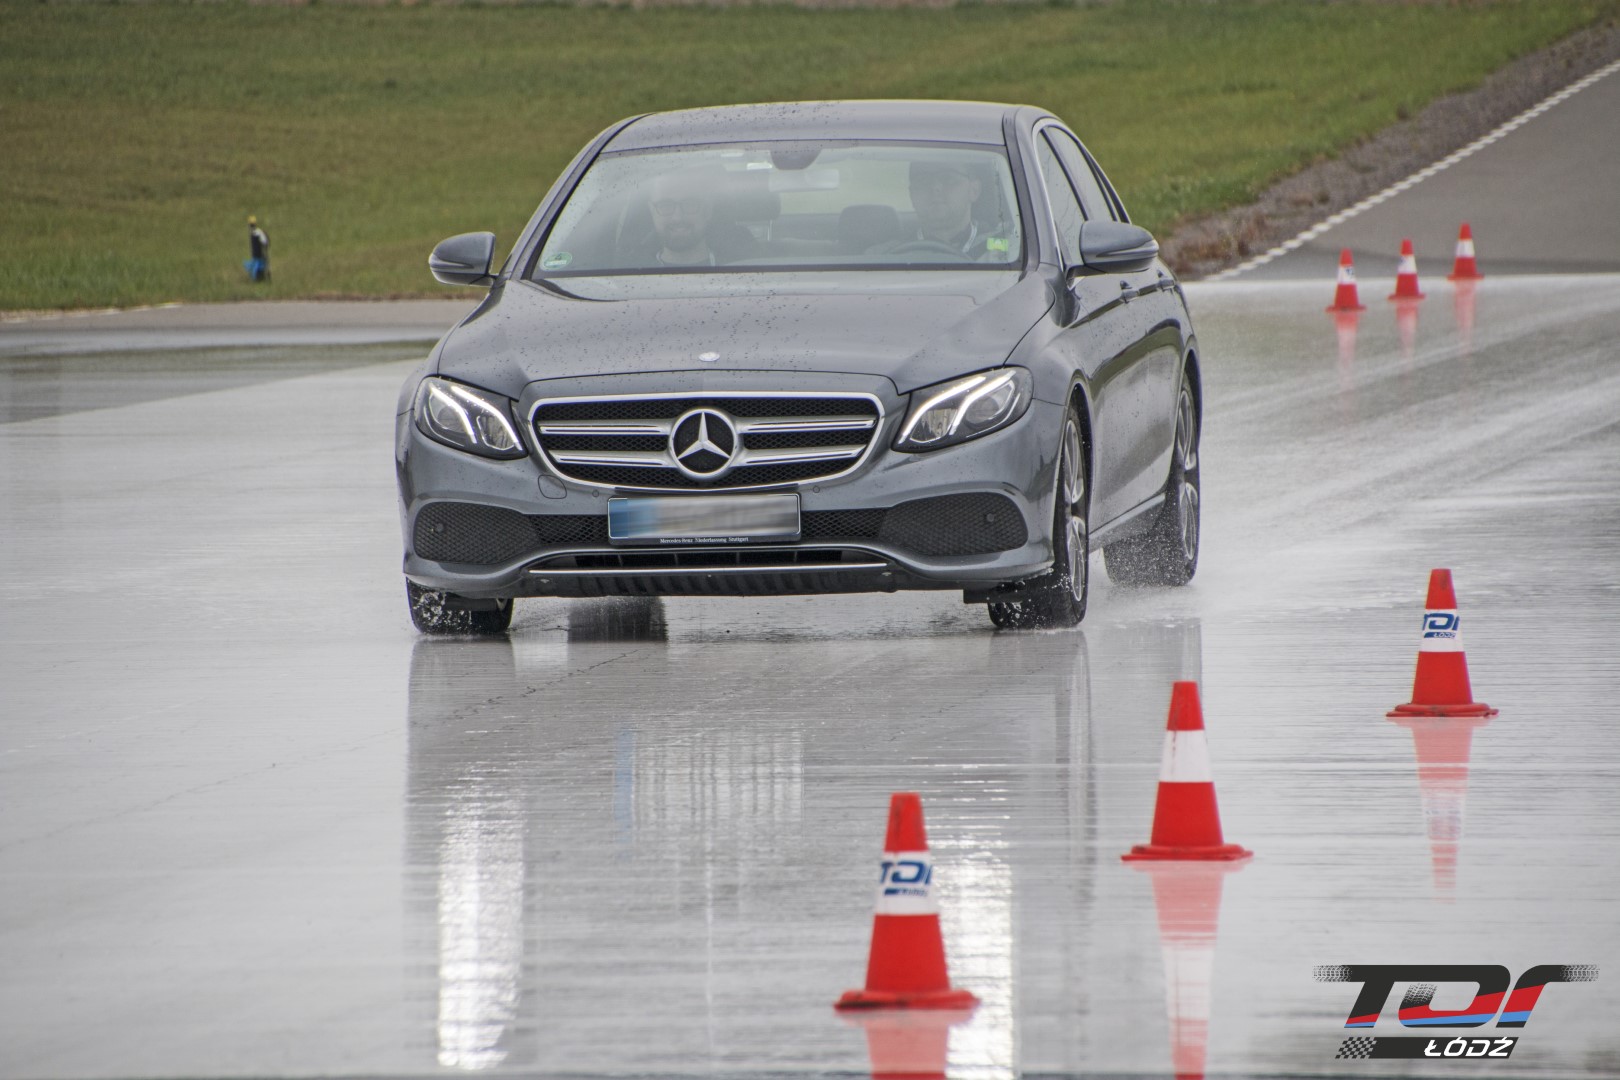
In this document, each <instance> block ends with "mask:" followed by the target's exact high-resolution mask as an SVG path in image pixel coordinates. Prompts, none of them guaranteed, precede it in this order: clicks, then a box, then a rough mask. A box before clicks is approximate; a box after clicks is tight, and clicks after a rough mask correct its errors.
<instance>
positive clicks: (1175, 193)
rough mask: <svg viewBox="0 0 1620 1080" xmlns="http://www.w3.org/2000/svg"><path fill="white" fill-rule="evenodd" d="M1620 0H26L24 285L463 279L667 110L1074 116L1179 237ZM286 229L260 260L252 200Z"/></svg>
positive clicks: (272, 225)
mask: <svg viewBox="0 0 1620 1080" xmlns="http://www.w3.org/2000/svg"><path fill="white" fill-rule="evenodd" d="M1617 11H1620V0H1499V2H1494V3H1493V2H1462V3H1456V2H1453V3H1448V4H1435V3H1388V2H1383V3H1356V2H1347V3H1321V2H1314V0H1270V2H1268V0H1223V2H1221V3H1207V2H1202V0H1132V2H1129V3H1110V4H1102V5H1088V6H1080V7H1068V6H1014V7H1007V6H960V7H955V8H947V9H931V10H928V9H887V10H849V9H842V10H821V11H813V10H805V9H801V8H792V7H782V6H754V7H731V8H709V7H687V8H659V9H648V10H640V11H636V10H631V9H628V8H601V7H596V8H570V7H563V6H554V5H537V6H481V5H477V4H472V3H468V4H464V5H418V6H345V5H332V4H319V5H316V4H313V3H312V4H310V5H308V6H280V5H269V6H259V5H245V4H238V3H231V2H226V3H200V4H181V3H165V2H161V0H160V2H156V3H140V4H117V3H94V2H90V3H41V2H33V0H31V2H26V3H22V2H15V0H0V140H3V145H4V151H3V152H0V192H3V193H4V198H3V199H0V251H3V253H4V254H3V255H0V310H6V309H18V308H54V307H78V306H100V305H131V304H140V303H152V302H160V301H168V300H229V299H239V298H246V297H263V296H274V297H282V298H287V297H309V296H340V295H341V296H357V295H359V296H387V295H404V294H416V295H433V294H438V293H446V292H449V290H445V289H442V288H440V287H438V286H436V285H435V284H434V283H433V281H432V279H431V278H430V277H429V275H428V273H427V269H426V256H427V252H428V250H429V249H430V248H431V247H432V245H433V244H434V243H435V242H436V241H438V240H439V239H441V238H442V237H444V236H446V235H449V234H451V233H457V232H464V231H469V230H474V229H492V230H494V231H496V232H497V233H498V234H499V235H500V238H501V244H502V250H503V251H504V249H505V246H506V245H508V244H509V243H510V242H511V241H512V239H513V238H514V237H515V236H516V234H517V231H518V230H519V229H520V228H521V226H522V225H523V223H524V222H525V221H526V220H527V219H528V216H529V214H530V213H531V212H532V211H533V208H534V205H535V203H536V202H537V201H538V200H539V198H540V196H541V195H542V194H543V193H544V192H545V190H546V188H547V187H548V186H549V185H550V183H551V181H552V180H553V179H554V178H555V176H556V174H557V173H558V171H559V170H560V169H561V168H562V167H563V166H564V165H565V164H566V163H567V162H568V160H569V159H570V158H571V157H572V156H573V154H574V153H575V152H576V151H577V150H578V149H579V147H580V146H581V145H582V144H583V143H584V142H585V141H586V140H587V139H588V138H590V137H591V136H592V135H594V134H595V133H596V132H597V131H599V130H600V129H602V128H603V127H605V126H606V125H607V124H609V123H610V122H612V121H613V120H615V119H617V118H619V117H621V116H624V115H628V114H631V113H636V112H644V111H648V110H657V109H669V108H679V107H685V106H694V105H709V104H717V103H726V102H737V101H763V100H783V99H802V98H828V97H862V98H865V97H945V98H973V99H983V100H993V101H1022V102H1031V103H1035V104H1039V105H1043V106H1045V107H1047V108H1050V109H1052V110H1054V111H1055V112H1057V113H1058V115H1060V116H1062V117H1064V118H1065V119H1066V120H1068V121H1069V122H1070V123H1071V124H1072V125H1074V126H1075V128H1076V130H1078V131H1079V133H1080V135H1081V137H1082V138H1083V139H1085V140H1086V141H1087V142H1088V144H1089V145H1090V146H1091V147H1092V149H1093V150H1094V151H1095V152H1096V153H1097V154H1098V156H1099V157H1100V158H1101V160H1102V162H1103V164H1104V166H1105V167H1106V168H1107V169H1108V170H1109V172H1110V174H1111V176H1112V177H1113V179H1114V181H1115V184H1116V185H1117V186H1118V187H1119V188H1120V189H1121V191H1122V193H1123V194H1124V197H1125V200H1126V203H1127V205H1128V206H1129V207H1130V208H1131V210H1132V213H1133V215H1134V216H1135V217H1136V218H1137V220H1139V221H1140V222H1142V223H1143V224H1146V225H1147V226H1148V227H1149V228H1151V229H1155V230H1164V229H1166V228H1168V227H1169V226H1171V225H1173V223H1174V222H1175V221H1177V220H1178V219H1179V218H1181V217H1183V216H1185V215H1191V214H1198V213H1202V212H1206V211H1210V210H1213V209H1217V208H1219V207H1222V206H1226V205H1231V204H1234V203H1241V202H1245V201H1247V200H1248V199H1250V198H1251V197H1252V195H1253V194H1254V193H1255V192H1257V191H1258V190H1260V189H1261V188H1262V187H1264V186H1265V185H1266V184H1267V183H1268V182H1269V181H1271V180H1273V179H1275V178H1277V177H1278V176H1280V175H1283V174H1286V173H1287V172H1290V171H1292V170H1294V169H1296V168H1298V167H1299V166H1301V165H1303V164H1305V163H1308V162H1310V161H1312V160H1314V159H1317V158H1319V157H1320V156H1323V155H1331V154H1333V153H1334V152H1335V151H1336V150H1338V149H1339V148H1342V147H1344V146H1346V145H1348V144H1350V143H1352V142H1354V141H1355V140H1357V139H1359V138H1361V137H1363V136H1365V135H1367V134H1369V133H1371V132H1373V131H1376V130H1378V129H1379V128H1381V127H1384V126H1385V125H1387V124H1389V123H1391V122H1393V121H1394V120H1396V119H1397V118H1398V117H1401V116H1404V115H1406V114H1408V113H1409V112H1411V111H1414V110H1416V109H1417V108H1419V107H1421V106H1422V105H1423V104H1424V103H1425V102H1426V101H1428V100H1430V99H1431V98H1433V97H1434V96H1436V95H1438V94H1441V93H1444V92H1447V91H1451V90H1457V89H1462V88H1466V87H1468V86H1471V85H1473V84H1475V83H1477V82H1478V80H1479V79H1480V78H1481V77H1482V76H1483V75H1485V74H1486V73H1488V72H1490V71H1491V70H1493V69H1495V68H1497V67H1499V66H1501V65H1502V64H1503V63H1505V62H1506V61H1508V60H1510V59H1511V58H1513V57H1515V56H1517V55H1519V54H1522V53H1524V52H1526V51H1529V50H1533V49H1536V48H1538V47H1541V46H1544V45H1546V44H1549V43H1551V42H1553V41H1555V40H1557V39H1558V38H1560V37H1562V36H1564V35H1565V34H1567V33H1569V32H1570V31H1572V30H1574V29H1576V28H1578V27H1580V26H1582V25H1584V24H1587V23H1589V22H1591V21H1593V20H1595V19H1598V18H1603V17H1611V16H1613V15H1614V14H1616V12H1617ZM250 213H255V214H257V215H258V216H259V219H260V221H261V222H262V223H263V224H264V225H265V227H266V228H267V229H268V231H269V232H270V235H271V237H272V241H273V248H272V251H273V255H274V260H273V265H274V281H273V283H271V284H269V285H264V286H254V285H251V284H249V283H248V282H247V281H246V279H245V275H244V274H243V272H242V268H241V262H242V260H243V259H244V258H246V256H247V236H246V218H247V215H248V214H250Z"/></svg>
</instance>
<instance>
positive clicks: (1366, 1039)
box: [1333, 1035, 1378, 1058]
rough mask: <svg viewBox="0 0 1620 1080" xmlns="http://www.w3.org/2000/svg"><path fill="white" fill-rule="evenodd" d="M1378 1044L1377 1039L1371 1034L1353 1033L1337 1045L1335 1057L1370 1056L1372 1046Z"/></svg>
mask: <svg viewBox="0 0 1620 1080" xmlns="http://www.w3.org/2000/svg"><path fill="white" fill-rule="evenodd" d="M1377 1045H1378V1039H1377V1038H1376V1037H1375V1036H1372V1035H1355V1036H1352V1037H1350V1038H1348V1039H1346V1040H1344V1042H1343V1043H1341V1044H1340V1045H1339V1052H1338V1053H1337V1054H1334V1055H1333V1056H1334V1057H1336V1058H1370V1057H1372V1055H1373V1048H1374V1047H1376V1046H1377Z"/></svg>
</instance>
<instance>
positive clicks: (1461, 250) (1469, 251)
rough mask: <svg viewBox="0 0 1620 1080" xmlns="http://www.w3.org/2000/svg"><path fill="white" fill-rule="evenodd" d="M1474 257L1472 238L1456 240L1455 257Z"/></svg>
mask: <svg viewBox="0 0 1620 1080" xmlns="http://www.w3.org/2000/svg"><path fill="white" fill-rule="evenodd" d="M1473 257H1474V242H1473V241H1472V240H1459V241H1457V258H1459V259H1472V258H1473Z"/></svg>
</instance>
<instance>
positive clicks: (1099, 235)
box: [1080, 221, 1159, 273]
mask: <svg viewBox="0 0 1620 1080" xmlns="http://www.w3.org/2000/svg"><path fill="white" fill-rule="evenodd" d="M1158 255H1159V242H1158V241H1157V240H1155V239H1153V234H1152V233H1150V232H1148V231H1147V230H1146V229H1144V228H1142V227H1141V226H1140V225H1127V224H1125V223H1124V222H1123V221H1087V222H1085V223H1083V224H1082V225H1081V226H1080V260H1081V261H1082V262H1084V263H1085V268H1086V269H1087V270H1102V271H1108V272H1114V273H1128V272H1130V271H1132V270H1146V269H1147V268H1148V267H1149V266H1151V265H1153V260H1154V259H1156V258H1157V257H1158Z"/></svg>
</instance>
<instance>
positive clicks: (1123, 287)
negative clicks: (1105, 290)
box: [1119, 281, 1142, 300]
mask: <svg viewBox="0 0 1620 1080" xmlns="http://www.w3.org/2000/svg"><path fill="white" fill-rule="evenodd" d="M1141 295H1142V290H1141V289H1136V288H1132V287H1131V283H1130V282H1129V281H1121V282H1120V283H1119V298H1120V299H1121V300H1135V299H1136V298H1137V297H1138V296H1141Z"/></svg>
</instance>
